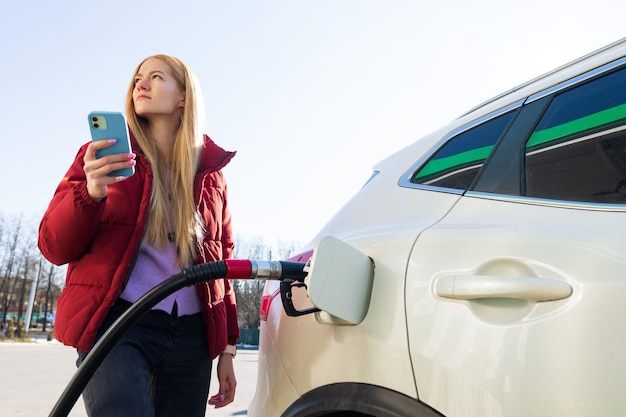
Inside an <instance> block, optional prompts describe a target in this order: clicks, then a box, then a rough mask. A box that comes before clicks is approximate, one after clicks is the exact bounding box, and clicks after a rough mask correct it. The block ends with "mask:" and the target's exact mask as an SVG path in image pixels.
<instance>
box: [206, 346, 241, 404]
mask: <svg viewBox="0 0 626 417" xmlns="http://www.w3.org/2000/svg"><path fill="white" fill-rule="evenodd" d="M217 380H218V381H219V383H220V389H219V392H218V393H217V394H215V395H214V396H212V397H211V398H209V404H210V405H214V406H215V408H221V407H224V406H225V405H228V404H230V403H232V402H233V401H234V400H235V389H236V388H237V380H236V379H235V369H234V367H233V355H231V354H230V353H222V354H221V355H220V357H219V360H218V362H217Z"/></svg>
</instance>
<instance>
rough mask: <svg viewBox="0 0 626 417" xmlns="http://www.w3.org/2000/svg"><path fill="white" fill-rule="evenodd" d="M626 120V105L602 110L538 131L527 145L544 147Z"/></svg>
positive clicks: (528, 146)
mask: <svg viewBox="0 0 626 417" xmlns="http://www.w3.org/2000/svg"><path fill="white" fill-rule="evenodd" d="M624 118H626V104H620V105H619V106H615V107H611V108H610V109H606V110H602V111H599V112H597V113H593V114H590V115H588V116H584V117H581V118H580V119H576V120H572V121H571V122H567V123H563V124H560V125H558V126H554V127H550V128H548V129H543V130H538V131H536V132H534V133H533V134H532V135H531V136H530V139H529V140H528V143H527V144H526V148H532V147H534V146H538V145H543V144H546V143H549V142H552V141H555V140H557V139H561V138H564V137H566V136H570V135H573V134H575V133H579V132H584V131H585V130H589V129H593V128H594V127H598V126H602V125H604V124H607V123H612V122H615V121H618V120H620V119H624Z"/></svg>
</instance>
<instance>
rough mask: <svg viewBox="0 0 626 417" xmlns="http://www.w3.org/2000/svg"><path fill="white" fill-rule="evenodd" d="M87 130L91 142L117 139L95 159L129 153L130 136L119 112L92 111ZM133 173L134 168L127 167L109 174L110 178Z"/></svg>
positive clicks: (126, 124) (99, 152) (97, 154)
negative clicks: (89, 132) (89, 133)
mask: <svg viewBox="0 0 626 417" xmlns="http://www.w3.org/2000/svg"><path fill="white" fill-rule="evenodd" d="M88 118H89V130H90V131H91V140H93V141H96V140H104V139H117V142H115V144H114V145H111V146H109V147H108V148H104V149H100V150H98V151H97V152H96V158H101V157H103V156H105V155H114V154H118V153H130V152H131V148H130V135H129V133H128V123H126V117H124V115H123V114H122V113H120V112H107V111H94V112H91V113H89V116H88ZM134 173H135V167H128V168H124V169H118V170H116V171H111V172H109V174H108V175H109V176H110V177H130V176H131V175H133V174H134Z"/></svg>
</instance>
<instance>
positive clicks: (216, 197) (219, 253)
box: [39, 55, 239, 416]
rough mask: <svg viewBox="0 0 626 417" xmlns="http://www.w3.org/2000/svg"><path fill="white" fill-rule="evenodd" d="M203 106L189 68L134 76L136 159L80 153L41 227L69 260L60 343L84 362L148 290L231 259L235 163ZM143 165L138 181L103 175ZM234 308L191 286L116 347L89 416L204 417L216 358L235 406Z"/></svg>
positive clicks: (158, 63) (43, 239)
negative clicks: (210, 131)
mask: <svg viewBox="0 0 626 417" xmlns="http://www.w3.org/2000/svg"><path fill="white" fill-rule="evenodd" d="M200 102H201V100H200V98H199V90H198V86H197V85H196V83H195V79H194V77H193V74H192V73H191V71H190V70H189V68H188V67H187V66H186V65H185V64H184V63H183V62H181V61H180V60H179V59H177V58H175V57H172V56H167V55H155V56H152V57H149V58H147V59H145V60H144V61H143V62H141V63H140V64H139V66H138V67H137V69H136V71H135V74H134V75H133V80H132V82H131V85H130V86H129V89H128V93H127V99H126V116H127V119H128V124H129V127H130V131H131V142H132V148H133V152H132V153H130V154H118V155H111V156H106V157H102V158H100V159H97V158H96V151H97V150H99V149H102V148H104V147H107V146H110V145H111V143H109V141H97V142H92V143H89V144H85V145H83V146H82V147H81V148H80V150H79V152H78V154H77V156H76V159H75V160H74V163H73V164H72V166H71V167H70V169H69V170H68V172H67V174H66V176H65V178H64V179H63V180H62V181H61V183H60V185H59V186H58V188H57V190H56V192H55V194H54V197H53V199H52V201H51V203H50V206H49V207H48V209H47V211H46V213H45V214H44V217H43V219H42V221H41V224H40V228H39V248H40V250H41V252H42V253H43V254H44V256H46V258H47V259H48V260H50V261H51V262H53V263H55V264H57V265H61V264H65V263H68V264H69V265H68V271H67V277H66V286H65V288H64V290H63V292H62V294H61V296H60V298H59V302H58V306H57V316H56V323H55V336H56V338H57V339H58V340H59V341H61V342H63V343H64V344H66V345H70V346H74V347H76V348H77V350H78V354H79V363H80V361H82V360H83V359H84V358H85V356H86V355H87V352H88V351H89V350H90V349H91V348H92V347H93V345H94V343H95V342H96V341H97V340H98V338H99V337H101V336H102V334H103V333H104V332H105V331H106V329H107V328H108V327H109V326H110V325H111V324H112V323H113V322H114V321H115V320H116V319H117V318H118V317H119V316H120V315H121V314H122V313H123V312H124V311H125V310H126V309H128V307H129V306H130V305H131V304H132V303H133V302H135V301H137V299H138V298H140V297H141V296H142V295H143V294H145V293H146V292H147V291H148V290H150V289H151V288H153V287H154V286H155V285H157V284H159V283H160V282H162V281H163V280H165V279H167V278H169V277H170V276H172V275H173V274H175V273H178V272H180V271H181V269H182V268H185V267H187V266H190V265H192V264H195V263H202V262H211V261H217V260H220V259H225V258H229V257H231V255H232V253H233V248H234V245H233V240H232V232H231V219H230V213H229V208H228V204H227V201H228V199H227V187H226V182H225V180H224V177H223V175H222V172H221V168H223V167H224V166H225V165H226V164H227V163H228V162H229V161H230V160H231V159H232V157H233V156H234V155H235V153H234V152H227V151H225V150H223V149H222V148H220V147H219V146H217V145H216V144H215V143H213V141H211V139H209V138H208V136H206V135H204V136H203V135H202V134H201V132H200V131H199V129H198V120H199V116H200V114H199V111H198V109H199V107H200ZM128 167H135V174H134V175H132V176H130V177H112V176H108V175H107V174H108V173H109V172H111V171H115V170H118V169H122V168H128ZM238 337H239V327H238V325H237V308H236V304H235V296H234V293H233V289H232V287H231V285H230V283H229V282H228V280H221V279H220V280H215V281H211V282H209V283H204V284H200V285H198V286H197V287H195V288H193V287H190V288H184V289H182V290H180V291H178V292H176V293H174V294H172V295H171V296H169V297H167V298H166V299H165V300H163V301H161V302H160V303H159V304H157V305H156V306H155V307H154V308H153V309H152V310H151V311H150V312H148V313H147V314H146V315H145V316H144V317H142V319H141V320H140V321H139V322H138V323H137V324H136V325H135V326H133V327H132V328H131V329H130V330H129V332H128V333H127V334H126V335H125V336H124V337H123V338H122V339H121V340H120V341H119V342H118V343H117V344H116V345H115V346H114V348H113V349H112V350H111V352H110V353H109V354H108V356H107V357H106V359H105V360H104V361H103V363H102V364H101V365H100V366H99V368H98V369H97V371H96V372H95V374H94V375H93V377H92V378H91V380H90V381H89V383H88V384H87V386H86V387H85V390H84V392H83V400H84V403H85V407H86V408H87V412H88V414H89V415H90V416H92V415H93V416H96V415H97V416H204V415H205V411H206V404H207V399H208V390H209V382H210V374H211V366H212V360H213V359H214V358H216V357H218V358H219V361H218V366H217V375H218V380H219V385H220V386H219V391H218V393H217V394H216V395H214V396H213V397H211V400H210V401H209V403H210V404H213V405H215V406H216V407H223V406H225V405H227V404H229V403H231V402H232V401H233V399H234V395H235V388H236V380H235V374H234V370H233V357H234V355H235V344H236V341H237V339H238Z"/></svg>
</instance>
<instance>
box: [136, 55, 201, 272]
mask: <svg viewBox="0 0 626 417" xmlns="http://www.w3.org/2000/svg"><path fill="white" fill-rule="evenodd" d="M150 58H156V59H159V60H161V61H163V62H164V63H165V64H167V66H168V67H169V69H170V72H171V74H170V75H171V76H172V77H173V78H174V80H175V81H176V84H177V85H178V88H179V89H180V90H181V91H184V92H185V102H184V107H183V109H182V114H181V121H180V125H179V128H178V130H177V132H176V136H175V139H174V143H173V146H172V150H171V152H172V159H171V167H170V166H169V162H168V161H169V158H168V156H167V155H163V154H162V153H161V152H160V151H159V148H158V147H157V144H156V141H155V140H154V138H152V137H151V136H150V133H149V129H148V120H146V119H145V118H143V117H141V116H138V115H137V113H136V112H135V105H134V102H133V90H134V88H135V75H136V74H137V73H138V72H139V69H140V68H141V66H142V65H143V63H144V62H145V61H147V60H148V59H150ZM201 104H202V97H201V95H200V89H199V86H198V83H197V81H196V79H195V76H194V75H193V73H192V72H191V70H190V69H189V68H188V67H187V65H185V63H183V62H182V61H181V60H180V59H178V58H176V57H173V56H169V55H163V54H159V55H153V56H150V57H148V58H146V59H144V60H143V61H142V62H141V63H139V65H138V66H137V68H136V69H135V73H134V74H133V78H132V80H131V83H130V86H129V87H128V93H127V95H126V117H127V119H128V124H129V126H130V130H131V131H132V132H133V134H134V135H135V137H136V138H137V142H138V143H139V146H140V147H141V150H142V151H143V152H144V154H145V156H146V158H147V159H148V162H150V165H151V166H152V171H153V185H152V195H151V198H150V212H149V215H148V223H147V225H146V230H145V233H144V238H143V241H142V245H144V246H145V245H146V244H150V245H153V246H155V247H156V248H160V249H163V248H164V247H165V246H166V244H167V240H168V234H169V233H171V232H172V231H173V232H174V236H173V240H174V242H175V243H176V246H177V248H178V263H179V265H180V266H181V267H186V266H189V265H191V264H192V263H193V262H194V260H195V258H196V251H197V249H196V241H197V239H198V237H200V236H201V234H202V233H203V224H202V220H201V219H199V218H198V214H197V211H196V205H195V201H194V193H193V188H194V177H195V173H196V170H197V168H198V161H199V159H200V153H201V151H202V148H203V146H204V140H203V135H202V131H201V129H200V117H201V116H199V115H202V114H203V112H201V111H199V110H201ZM168 168H170V170H171V171H170V179H169V186H168V180H167V171H168ZM170 203H171V210H172V212H171V213H172V220H173V224H171V226H170V217H169V216H170V213H169V210H168V207H169V204H170ZM169 236H171V235H169Z"/></svg>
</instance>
